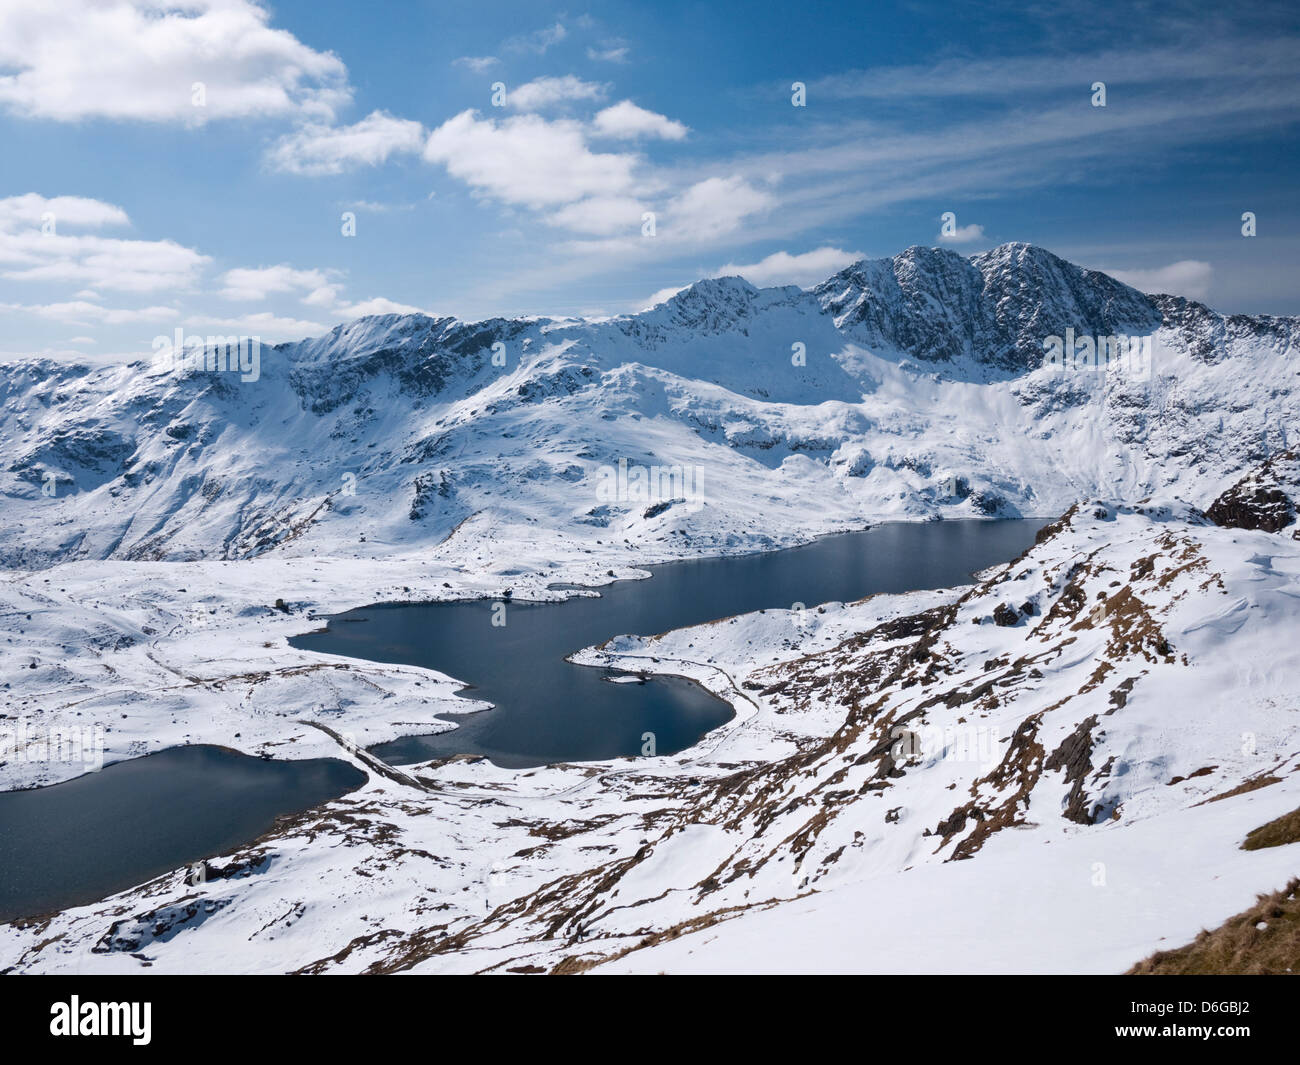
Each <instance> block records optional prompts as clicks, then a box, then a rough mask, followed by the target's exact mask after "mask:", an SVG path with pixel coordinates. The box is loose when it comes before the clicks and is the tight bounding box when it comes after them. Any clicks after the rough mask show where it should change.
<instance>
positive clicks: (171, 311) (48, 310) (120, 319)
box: [0, 300, 181, 344]
mask: <svg viewBox="0 0 1300 1065" xmlns="http://www.w3.org/2000/svg"><path fill="white" fill-rule="evenodd" d="M0 310H4V311H10V312H18V313H23V314H32V315H36V316H37V317H38V318H47V319H49V320H50V321H54V322H98V323H100V324H101V325H129V324H131V323H134V322H161V321H170V320H171V319H173V318H177V317H179V315H180V313H181V312H180V311H178V310H177V309H176V308H175V307H139V308H124V307H121V308H119V307H101V306H100V305H99V304H97V303H90V302H88V301H86V300H71V301H68V302H64V303H42V304H32V303H0ZM68 343H69V344H76V343H83V344H93V343H95V341H94V340H93V339H91V338H90V337H73V339H72V340H70V341H68Z"/></svg>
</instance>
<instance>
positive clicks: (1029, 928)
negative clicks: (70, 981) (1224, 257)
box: [0, 500, 1300, 972]
mask: <svg viewBox="0 0 1300 1065" xmlns="http://www.w3.org/2000/svg"><path fill="white" fill-rule="evenodd" d="M185 568H186V569H188V570H190V571H191V572H193V571H194V570H195V568H196V567H193V566H188V567H185ZM65 569H66V568H65ZM1297 589H1300V539H1297V538H1296V537H1295V536H1294V535H1293V529H1292V527H1291V526H1287V527H1285V528H1283V529H1282V530H1281V531H1279V532H1266V531H1263V530H1251V529H1242V528H1237V527H1220V526H1217V525H1214V524H1212V523H1210V522H1209V521H1208V520H1207V519H1206V518H1205V517H1203V516H1202V514H1201V513H1200V512H1199V511H1197V510H1195V509H1193V508H1191V507H1189V506H1187V505H1186V504H1183V503H1180V502H1177V501H1172V500H1169V501H1165V502H1158V501H1157V502H1152V503H1149V504H1146V505H1143V506H1132V505H1127V504H1122V503H1117V502H1114V501H1101V500H1095V501H1092V502H1089V503H1087V504H1085V505H1081V506H1077V507H1074V508H1071V510H1070V511H1069V513H1068V514H1066V515H1065V516H1064V517H1063V518H1062V519H1061V520H1059V521H1057V522H1055V523H1052V524H1051V525H1049V526H1047V527H1045V529H1044V530H1043V531H1042V533H1041V534H1040V536H1039V540H1038V543H1036V544H1035V545H1034V546H1033V547H1031V548H1030V549H1029V550H1028V551H1027V552H1026V553H1025V554H1024V555H1023V556H1022V557H1020V558H1018V559H1016V560H1014V561H1012V562H1010V563H1008V564H1006V565H1002V566H998V567H995V568H994V569H992V570H991V571H989V572H988V573H986V574H984V575H982V579H981V580H980V581H979V583H977V584H976V585H974V586H971V587H969V588H964V589H953V590H948V591H938V592H919V593H912V594H908V595H901V596H877V597H873V598H869V599H866V600H863V601H861V602H858V603H848V604H838V603H832V604H826V605H825V606H824V607H823V608H822V609H821V610H816V611H798V612H794V611H791V612H787V611H772V610H769V611H766V612H763V613H760V614H751V615H746V616H743V617H738V618H730V619H724V620H721V621H718V622H714V623H711V624H709V625H704V626H700V627H697V628H694V629H690V630H683V631H679V632H672V633H666V634H663V635H661V636H658V637H654V638H620V639H617V640H615V641H613V642H611V643H610V644H608V645H606V646H604V647H603V648H601V649H599V650H592V651H589V652H588V653H587V657H588V660H590V661H599V660H606V661H612V662H615V663H620V664H622V665H624V666H627V667H629V668H635V669H642V670H644V669H649V670H659V671H665V672H674V673H682V674H686V675H691V676H695V677H697V678H698V679H699V680H700V682H701V683H703V684H705V685H708V686H710V687H711V688H713V689H714V690H716V691H718V692H719V693H720V694H722V695H723V696H724V697H726V698H728V699H729V700H731V701H732V702H733V703H734V704H735V705H736V706H737V709H738V711H739V713H738V716H737V718H736V720H734V721H733V722H731V723H729V724H728V725H727V726H725V727H724V728H723V729H721V730H718V731H717V732H715V733H713V734H711V735H710V736H709V737H707V738H706V739H705V740H704V741H703V742H702V743H701V744H700V745H699V746H697V747H696V748H694V749H692V750H689V751H685V752H682V753H681V754H678V755H674V756H672V757H664V758H647V759H638V760H635V761H629V760H619V761H615V762H610V763H601V764H591V765H584V766H555V767H546V768H541V769H536V770H528V771H524V772H518V771H510V770H504V769H499V768H497V767H495V766H492V765H491V764H490V763H486V762H481V761H454V762H450V763H442V764H433V765H430V766H428V767H425V768H423V769H416V770H415V771H414V773H413V779H410V778H408V779H406V780H395V779H390V778H388V777H385V776H381V775H378V774H372V775H371V780H370V783H369V784H367V785H366V786H365V787H364V788H363V789H362V790H360V791H358V792H356V793H353V794H352V795H350V796H348V797H346V798H344V799H342V800H339V801H337V802H334V803H331V804H329V805H327V806H326V807H324V808H322V809H320V810H316V811H313V812H311V813H309V814H305V815H303V816H301V817H298V818H295V819H293V820H292V821H290V822H288V823H286V824H283V825H281V826H280V827H279V828H278V829H277V830H276V831H274V832H273V833H271V834H270V835H269V836H268V837H266V838H264V839H263V840H261V841H259V842H258V843H257V844H256V845H254V846H252V847H250V848H248V849H246V850H244V851H242V852H239V853H238V854H235V855H232V856H228V857H224V858H221V859H217V860H214V861H213V863H212V865H211V871H210V874H209V876H208V879H207V882H206V883H204V884H201V885H199V886H198V887H195V886H192V885H189V884H187V883H186V881H185V878H184V875H183V872H182V871H177V872H176V873H173V874H168V875H166V876H163V877H160V878H158V879H157V880H155V881H152V882H150V883H148V884H145V885H142V886H140V887H139V888H137V889H133V890H132V891H129V892H124V893H123V894H121V895H119V896H116V897H114V898H112V899H109V900H106V901H104V902H102V903H97V904H94V905H92V906H86V907H80V908H77V909H73V910H70V911H67V912H66V913H63V914H60V915H57V916H53V917H50V918H43V919H40V920H38V921H33V922H21V923H20V924H18V925H15V926H9V927H5V928H0V968H3V967H6V966H8V967H12V968H13V969H15V970H17V971H24V972H26V971H80V972H140V971H145V969H146V968H147V969H148V971H151V972H159V971H162V972H168V971H209V970H218V971H286V970H291V971H304V972H335V971H347V972H357V971H369V972H392V971H402V970H416V971H481V970H491V971H513V972H550V971H559V972H575V971H584V970H588V969H593V968H594V969H596V970H597V971H599V970H601V969H613V970H632V971H641V972H659V971H679V970H693V969H703V970H708V971H718V970H725V971H769V970H773V971H785V970H790V969H798V970H812V971H828V970H846V971H879V972H900V971H959V972H970V971H989V972H999V971H1001V972H1005V971H1043V972H1076V971H1102V972H1104V971H1111V972H1116V971H1122V970H1124V969H1125V968H1127V967H1128V966H1129V965H1131V964H1132V963H1134V962H1135V961H1137V960H1138V959H1140V958H1141V957H1143V956H1145V955H1147V954H1149V953H1150V952H1151V951H1152V950H1154V949H1156V948H1157V947H1160V946H1175V945H1178V944H1181V943H1182V942H1184V941H1186V940H1187V939H1189V938H1191V937H1192V936H1193V935H1194V934H1195V933H1196V932H1197V931H1198V930H1199V928H1201V927H1202V926H1209V925H1214V924H1217V923H1218V922H1219V921H1221V920H1223V919H1224V918H1225V917H1227V916H1228V915H1230V914H1232V913H1234V912H1237V911H1239V910H1240V909H1242V908H1243V907H1244V906H1246V905H1247V904H1249V903H1250V902H1251V900H1252V899H1253V897H1254V894H1255V893H1256V892H1257V891H1266V890H1272V889H1275V888H1277V887H1279V886H1281V885H1282V884H1283V883H1285V882H1286V881H1287V880H1288V878H1289V877H1290V876H1292V875H1294V872H1295V861H1296V858H1295V855H1294V854H1293V853H1291V852H1292V851H1293V850H1294V845H1292V846H1289V847H1288V846H1282V847H1275V848H1270V849H1266V850H1256V851H1244V850H1241V849H1240V843H1241V841H1242V840H1243V839H1244V837H1245V835H1246V834H1247V832H1249V831H1250V830H1252V829H1254V828H1256V827H1258V826H1259V825H1262V824H1264V823H1266V822H1268V821H1271V820H1273V819H1274V818H1276V817H1278V816H1279V815H1281V814H1284V813H1286V812H1287V811H1289V810H1292V809H1294V808H1295V807H1296V806H1297V805H1300V719H1297V716H1296V713H1295V709H1294V694H1295V692H1296V691H1297V690H1298V688H1300V683H1298V682H1300V645H1297V643H1296V641H1295V639H1294V634H1295V632H1296V631H1297V628H1298V627H1300V593H1298V591H1297ZM214 638H215V639H217V640H218V641H220V640H221V639H223V638H224V637H222V636H219V635H216V634H214ZM231 638H232V639H233V638H234V637H231ZM706 660H707V662H706ZM407 672H410V671H407ZM398 679H399V678H394V677H388V678H383V677H380V678H379V680H380V682H381V683H383V684H384V685H385V687H391V686H392V684H393V683H394V682H395V681H396V680H398ZM406 683H408V684H409V678H408V680H407V681H406ZM212 687H213V688H217V689H219V688H221V687H223V685H221V684H213V685H212ZM197 697H206V696H196V698H197ZM214 697H215V696H214ZM339 753H340V754H344V756H347V755H346V752H344V751H342V749H341V748H340V749H339Z"/></svg>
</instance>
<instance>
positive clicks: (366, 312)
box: [334, 296, 427, 321]
mask: <svg viewBox="0 0 1300 1065" xmlns="http://www.w3.org/2000/svg"><path fill="white" fill-rule="evenodd" d="M334 313H335V314H337V315H338V316H339V317H340V318H343V319H345V320H346V321H351V320H352V319H354V318H366V317H368V316H370V315H372V314H425V313H427V312H425V311H424V310H423V309H422V308H420V307H412V306H411V305H410V304H409V303H396V302H394V301H393V300H390V299H385V298H384V297H383V296H376V297H375V298H374V299H369V300H361V301H360V302H358V303H344V304H340V305H339V306H338V307H336V308H335V309H334Z"/></svg>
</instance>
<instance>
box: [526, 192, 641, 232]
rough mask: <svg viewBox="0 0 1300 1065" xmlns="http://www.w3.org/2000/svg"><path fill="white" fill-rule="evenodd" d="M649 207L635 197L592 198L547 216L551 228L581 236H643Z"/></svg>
mask: <svg viewBox="0 0 1300 1065" xmlns="http://www.w3.org/2000/svg"><path fill="white" fill-rule="evenodd" d="M644 211H645V206H644V205H643V204H642V203H641V201H640V200H636V199H633V198H632V197H631V196H591V197H588V198H587V199H585V200H579V201H578V202H577V203H571V204H569V205H568V206H566V207H561V208H560V209H559V210H558V211H555V212H553V213H552V214H550V215H549V216H547V219H546V221H547V222H549V223H550V224H551V225H555V226H563V227H564V228H565V229H572V230H574V231H576V232H579V233H596V234H601V235H608V234H613V233H620V232H621V233H639V232H640V228H641V215H642V213H644Z"/></svg>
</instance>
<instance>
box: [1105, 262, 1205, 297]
mask: <svg viewBox="0 0 1300 1065" xmlns="http://www.w3.org/2000/svg"><path fill="white" fill-rule="evenodd" d="M1105 272H1106V273H1108V274H1110V276H1111V277H1113V278H1115V279H1116V280H1117V281H1123V282H1124V284H1126V285H1132V286H1133V287H1134V288H1135V289H1138V290H1139V291H1141V292H1149V293H1151V294H1152V295H1162V294H1167V295H1171V296H1186V297H1187V298H1188V299H1193V300H1203V299H1205V298H1206V297H1207V296H1208V295H1209V294H1210V285H1211V283H1212V282H1213V280H1214V268H1213V267H1212V266H1211V265H1210V264H1209V263H1207V262H1202V261H1200V260H1198V259H1182V260H1180V261H1178V262H1176V263H1170V264H1169V265H1168V266H1157V267H1154V268H1152V269H1147V270H1107V271H1105Z"/></svg>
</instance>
